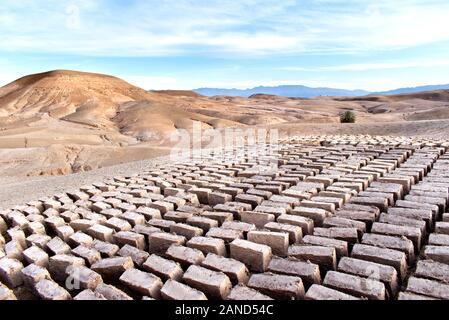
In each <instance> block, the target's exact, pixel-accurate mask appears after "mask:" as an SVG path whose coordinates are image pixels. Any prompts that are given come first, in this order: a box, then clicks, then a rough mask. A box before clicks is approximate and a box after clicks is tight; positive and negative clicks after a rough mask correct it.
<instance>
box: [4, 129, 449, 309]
mask: <svg viewBox="0 0 449 320" xmlns="http://www.w3.org/2000/svg"><path fill="white" fill-rule="evenodd" d="M307 139H309V138H307ZM357 139H358V143H356V144H352V143H348V141H349V140H353V139H352V138H350V137H335V138H334V139H333V140H332V139H331V138H330V137H323V138H321V139H318V138H317V137H310V141H312V140H318V141H321V142H320V143H319V144H316V145H314V144H309V143H306V142H304V141H306V139H305V138H304V141H301V143H299V144H298V143H297V142H298V141H288V142H286V141H283V142H285V143H283V144H280V145H276V146H271V145H263V146H253V147H249V148H242V149H241V150H233V151H229V150H227V151H225V152H222V153H221V154H217V153H215V152H213V153H211V154H210V155H209V156H204V155H203V156H202V157H201V158H200V159H193V160H191V161H186V162H182V163H167V164H164V165H159V166H156V167H152V168H149V169H148V170H146V171H144V172H142V173H139V174H136V175H132V176H121V177H114V178H111V179H109V180H106V181H103V182H99V183H93V184H92V185H88V186H83V187H81V188H80V189H79V190H72V191H67V192H64V193H61V194H57V195H54V196H53V197H49V198H45V199H39V200H37V201H32V202H29V203H27V204H25V205H19V206H16V207H14V208H11V209H8V210H3V211H0V233H1V236H0V300H2V299H48V300H55V299H76V300H92V299H94V300H97V299H98V300H104V299H107V300H122V299H148V300H150V299H176V300H185V299H188V300H195V299H200V300H204V299H228V300H243V299H249V300H263V299H317V300H324V299H337V300H338V299H377V300H384V299H397V298H399V299H430V298H432V299H446V298H449V285H447V284H446V283H447V280H448V279H449V265H448V264H449V239H448V238H449V226H448V224H449V222H448V221H449V219H448V214H447V209H448V188H449V152H448V147H447V145H445V144H444V142H443V143H438V145H436V144H435V143H434V144H430V142H428V141H416V140H414V141H410V140H408V139H406V138H404V139H403V140H400V139H399V140H398V138H382V137H375V138H371V137H370V138H366V137H365V138H362V137H358V138H357ZM328 140H329V141H333V142H334V143H328V144H326V145H323V144H322V141H328ZM336 142H339V143H336Z"/></svg>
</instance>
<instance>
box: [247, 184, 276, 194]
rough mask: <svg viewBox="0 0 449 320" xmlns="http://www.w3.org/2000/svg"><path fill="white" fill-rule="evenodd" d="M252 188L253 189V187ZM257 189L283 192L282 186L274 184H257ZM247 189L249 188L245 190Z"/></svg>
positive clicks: (274, 192) (273, 192)
mask: <svg viewBox="0 0 449 320" xmlns="http://www.w3.org/2000/svg"><path fill="white" fill-rule="evenodd" d="M250 189H252V187H251V188H250ZM255 189H257V190H261V191H267V192H271V193H272V194H281V192H282V186H280V185H274V184H256V187H255ZM247 191H248V190H245V192H247Z"/></svg>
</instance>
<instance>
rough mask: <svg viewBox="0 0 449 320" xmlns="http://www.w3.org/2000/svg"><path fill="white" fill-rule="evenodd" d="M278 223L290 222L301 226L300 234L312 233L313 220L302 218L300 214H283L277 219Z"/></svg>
mask: <svg viewBox="0 0 449 320" xmlns="http://www.w3.org/2000/svg"><path fill="white" fill-rule="evenodd" d="M277 222H279V223H285V224H291V225H294V226H298V227H301V229H302V234H303V235H307V234H312V233H313V220H312V219H309V218H304V217H302V216H295V215H289V214H283V215H281V216H279V218H278V219H277Z"/></svg>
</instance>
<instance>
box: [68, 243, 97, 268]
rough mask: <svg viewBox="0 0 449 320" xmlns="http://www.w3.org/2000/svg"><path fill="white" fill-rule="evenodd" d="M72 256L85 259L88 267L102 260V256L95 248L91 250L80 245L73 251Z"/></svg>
mask: <svg viewBox="0 0 449 320" xmlns="http://www.w3.org/2000/svg"><path fill="white" fill-rule="evenodd" d="M72 254H73V255H74V256H76V257H80V258H83V259H84V260H85V261H86V263H87V265H89V266H91V265H93V264H94V263H95V262H97V261H99V260H101V254H100V252H99V251H98V250H96V249H95V248H90V247H87V246H85V245H79V246H78V247H76V248H75V249H73V250H72Z"/></svg>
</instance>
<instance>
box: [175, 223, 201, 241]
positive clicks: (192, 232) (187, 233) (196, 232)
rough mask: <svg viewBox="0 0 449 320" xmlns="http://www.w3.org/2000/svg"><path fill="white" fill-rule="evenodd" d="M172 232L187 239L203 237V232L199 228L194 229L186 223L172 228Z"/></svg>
mask: <svg viewBox="0 0 449 320" xmlns="http://www.w3.org/2000/svg"><path fill="white" fill-rule="evenodd" d="M170 232H171V233H175V234H177V235H179V236H184V237H185V238H186V239H188V240H189V239H191V238H193V237H197V236H202V235H203V230H202V229H200V228H197V227H193V226H191V225H188V224H184V223H177V224H174V225H172V226H171V227H170Z"/></svg>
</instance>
